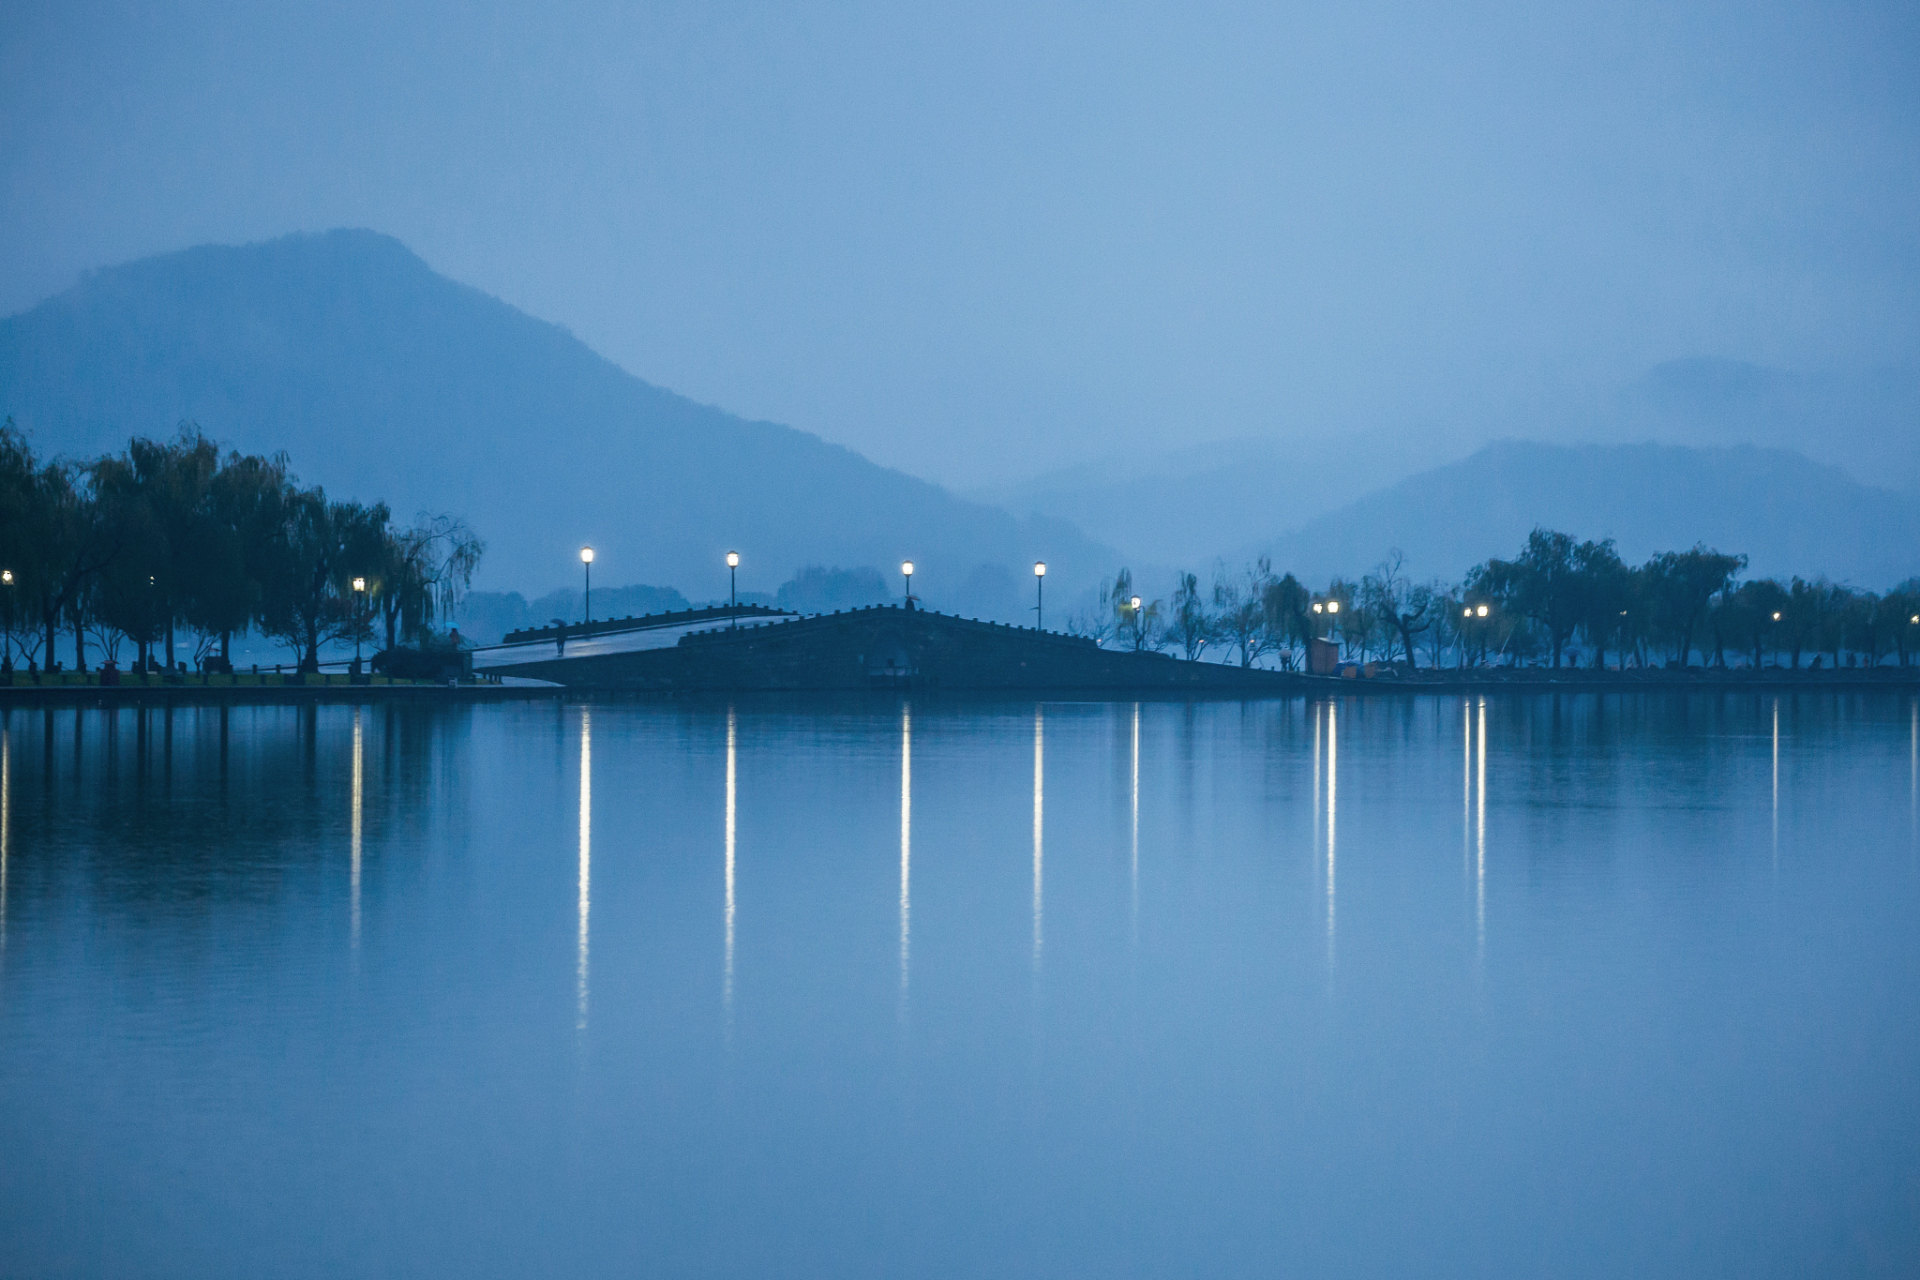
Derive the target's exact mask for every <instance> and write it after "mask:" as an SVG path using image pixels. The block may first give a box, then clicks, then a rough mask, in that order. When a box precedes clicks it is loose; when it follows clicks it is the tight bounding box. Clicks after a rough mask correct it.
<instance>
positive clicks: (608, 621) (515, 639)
mask: <svg viewBox="0 0 1920 1280" xmlns="http://www.w3.org/2000/svg"><path fill="white" fill-rule="evenodd" d="M793 616H794V615H793V614H792V613H790V612H788V611H787V610H785V609H776V608H774V607H773V606H771V605H764V604H742V605H724V604H723V605H714V606H711V607H709V608H704V609H674V610H669V611H668V612H665V613H643V614H637V615H629V616H627V617H624V618H604V619H595V620H594V621H592V622H567V623H562V624H560V625H558V626H547V627H527V628H524V629H522V630H519V631H509V632H507V634H506V636H505V637H504V638H502V639H501V641H500V645H501V646H506V645H518V644H541V643H552V642H554V641H556V640H560V639H563V638H564V639H567V640H589V639H592V638H594V637H596V636H612V635H622V634H625V633H627V632H630V631H654V630H658V629H659V628H661V627H684V626H689V625H697V624H699V623H703V622H704V623H716V622H730V621H733V620H734V619H736V618H738V619H746V618H753V619H756V620H762V619H770V618H791V617H793ZM489 647H492V646H489Z"/></svg>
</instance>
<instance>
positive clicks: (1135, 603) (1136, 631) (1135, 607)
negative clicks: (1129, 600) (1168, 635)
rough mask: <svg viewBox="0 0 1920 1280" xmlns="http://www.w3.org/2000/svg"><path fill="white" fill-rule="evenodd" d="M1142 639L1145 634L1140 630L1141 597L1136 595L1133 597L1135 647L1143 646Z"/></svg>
mask: <svg viewBox="0 0 1920 1280" xmlns="http://www.w3.org/2000/svg"><path fill="white" fill-rule="evenodd" d="M1142 639H1143V635H1142V632H1141V630H1140V597H1139V596H1135V597H1134V598H1133V647H1134V648H1135V649H1138V648H1140V647H1141V641H1142Z"/></svg>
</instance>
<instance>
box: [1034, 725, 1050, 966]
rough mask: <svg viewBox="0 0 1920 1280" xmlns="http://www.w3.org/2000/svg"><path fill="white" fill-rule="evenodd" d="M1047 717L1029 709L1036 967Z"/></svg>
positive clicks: (1042, 876) (1039, 937) (1036, 962)
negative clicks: (1031, 748)
mask: <svg viewBox="0 0 1920 1280" xmlns="http://www.w3.org/2000/svg"><path fill="white" fill-rule="evenodd" d="M1046 752H1047V716H1046V711H1045V709H1044V708H1042V707H1039V706H1035V707H1034V709H1033V967H1034V972H1035V973H1038V972H1039V969H1040V947H1041V941H1042V937H1043V933H1042V929H1041V897H1042V889H1043V886H1044V882H1045V879H1046V877H1045V874H1044V868H1045V857H1044V854H1043V852H1042V848H1043V845H1042V839H1041V837H1042V832H1043V828H1044V827H1045V825H1046V824H1045V805H1046V800H1045V794H1046V776H1047V767H1046Z"/></svg>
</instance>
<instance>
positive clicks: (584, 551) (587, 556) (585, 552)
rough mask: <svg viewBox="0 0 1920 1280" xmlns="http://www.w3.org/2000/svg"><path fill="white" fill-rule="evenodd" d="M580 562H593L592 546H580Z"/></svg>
mask: <svg viewBox="0 0 1920 1280" xmlns="http://www.w3.org/2000/svg"><path fill="white" fill-rule="evenodd" d="M580 563H581V564H592V563H593V548H592V547H582V548H580Z"/></svg>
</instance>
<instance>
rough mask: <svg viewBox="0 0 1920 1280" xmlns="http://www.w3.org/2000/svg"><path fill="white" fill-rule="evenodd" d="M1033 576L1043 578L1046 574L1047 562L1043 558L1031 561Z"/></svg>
mask: <svg viewBox="0 0 1920 1280" xmlns="http://www.w3.org/2000/svg"><path fill="white" fill-rule="evenodd" d="M1033 576H1034V577H1036V578H1044V577H1046V576H1047V562H1046V561H1045V560H1035V561H1034V562H1033Z"/></svg>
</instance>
